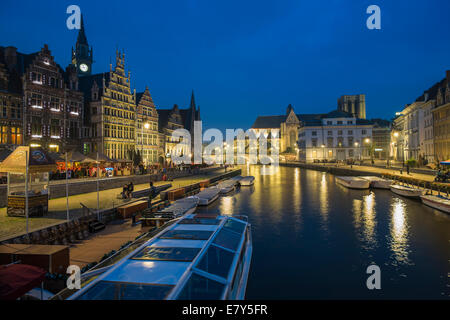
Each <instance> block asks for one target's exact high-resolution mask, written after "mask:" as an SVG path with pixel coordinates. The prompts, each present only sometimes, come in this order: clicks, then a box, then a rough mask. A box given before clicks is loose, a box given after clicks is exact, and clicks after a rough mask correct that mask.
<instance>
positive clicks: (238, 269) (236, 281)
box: [228, 242, 246, 299]
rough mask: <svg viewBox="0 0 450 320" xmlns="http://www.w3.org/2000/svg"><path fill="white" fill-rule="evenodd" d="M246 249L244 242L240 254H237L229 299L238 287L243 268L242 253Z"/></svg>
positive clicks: (234, 294) (233, 295)
mask: <svg viewBox="0 0 450 320" xmlns="http://www.w3.org/2000/svg"><path fill="white" fill-rule="evenodd" d="M245 251H246V246H245V242H244V247H243V248H242V251H241V254H240V255H239V260H238V264H237V267H236V271H235V272H234V276H233V281H232V282H231V287H230V292H229V297H228V298H229V299H232V298H231V297H235V296H236V293H237V289H238V288H239V283H240V280H241V276H242V271H243V270H244V254H245Z"/></svg>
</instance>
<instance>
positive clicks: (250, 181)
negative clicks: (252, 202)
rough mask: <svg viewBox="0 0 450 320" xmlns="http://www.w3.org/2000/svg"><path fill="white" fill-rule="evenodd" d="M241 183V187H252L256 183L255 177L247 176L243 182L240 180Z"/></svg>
mask: <svg viewBox="0 0 450 320" xmlns="http://www.w3.org/2000/svg"><path fill="white" fill-rule="evenodd" d="M239 183H240V184H241V186H251V185H253V183H255V177H254V176H246V177H243V178H242V179H241V180H239Z"/></svg>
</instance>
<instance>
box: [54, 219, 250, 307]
mask: <svg viewBox="0 0 450 320" xmlns="http://www.w3.org/2000/svg"><path fill="white" fill-rule="evenodd" d="M252 250H253V245H252V237H251V225H250V224H249V223H248V222H247V218H246V217H245V216H219V215H215V214H214V215H210V214H208V215H205V214H203V215H202V214H191V215H187V216H183V217H182V218H179V219H177V221H176V222H175V223H172V224H171V225H170V226H168V227H166V228H164V229H163V230H162V231H160V232H159V233H158V234H156V235H155V236H154V237H152V238H150V239H149V240H147V241H145V242H144V243H142V244H141V245H139V246H138V247H137V248H135V249H133V250H132V251H131V252H129V253H127V255H126V256H123V258H121V260H119V261H117V262H115V263H114V264H113V265H111V266H109V267H105V268H104V270H100V272H98V274H96V275H95V277H93V278H92V280H91V281H85V282H84V283H83V285H82V288H81V289H79V290H77V291H76V292H75V293H72V294H71V295H70V296H69V297H68V299H69V300H207V299H213V300H242V299H244V298H245V291H246V286H247V279H248V275H249V269H250V263H251V257H252ZM65 291H66V292H67V293H69V292H68V291H67V290H65ZM72 292H73V291H72ZM62 296H63V295H62V294H60V295H59V297H62Z"/></svg>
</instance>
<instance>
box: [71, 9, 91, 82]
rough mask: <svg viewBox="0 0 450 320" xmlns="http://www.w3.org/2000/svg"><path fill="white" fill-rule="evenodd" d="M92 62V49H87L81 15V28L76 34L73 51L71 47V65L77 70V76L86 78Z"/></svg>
mask: <svg viewBox="0 0 450 320" xmlns="http://www.w3.org/2000/svg"><path fill="white" fill-rule="evenodd" d="M93 62H94V61H93V54H92V47H91V48H89V44H88V42H87V38H86V34H85V32H84V22H83V15H81V27H80V31H79V32H78V38H77V43H76V45H75V50H74V49H73V47H72V65H74V66H75V67H76V68H77V74H78V76H86V75H90V74H91V68H92V63H93Z"/></svg>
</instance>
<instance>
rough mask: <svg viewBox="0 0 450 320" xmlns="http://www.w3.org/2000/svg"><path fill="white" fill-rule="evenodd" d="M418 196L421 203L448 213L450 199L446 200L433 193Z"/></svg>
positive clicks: (449, 211) (449, 210)
mask: <svg viewBox="0 0 450 320" xmlns="http://www.w3.org/2000/svg"><path fill="white" fill-rule="evenodd" d="M420 198H421V199H422V202H423V204H425V205H427V206H429V207H432V208H434V209H437V210H440V211H443V212H445V213H450V199H448V200H446V199H442V198H439V197H438V196H433V195H422V196H420Z"/></svg>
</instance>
